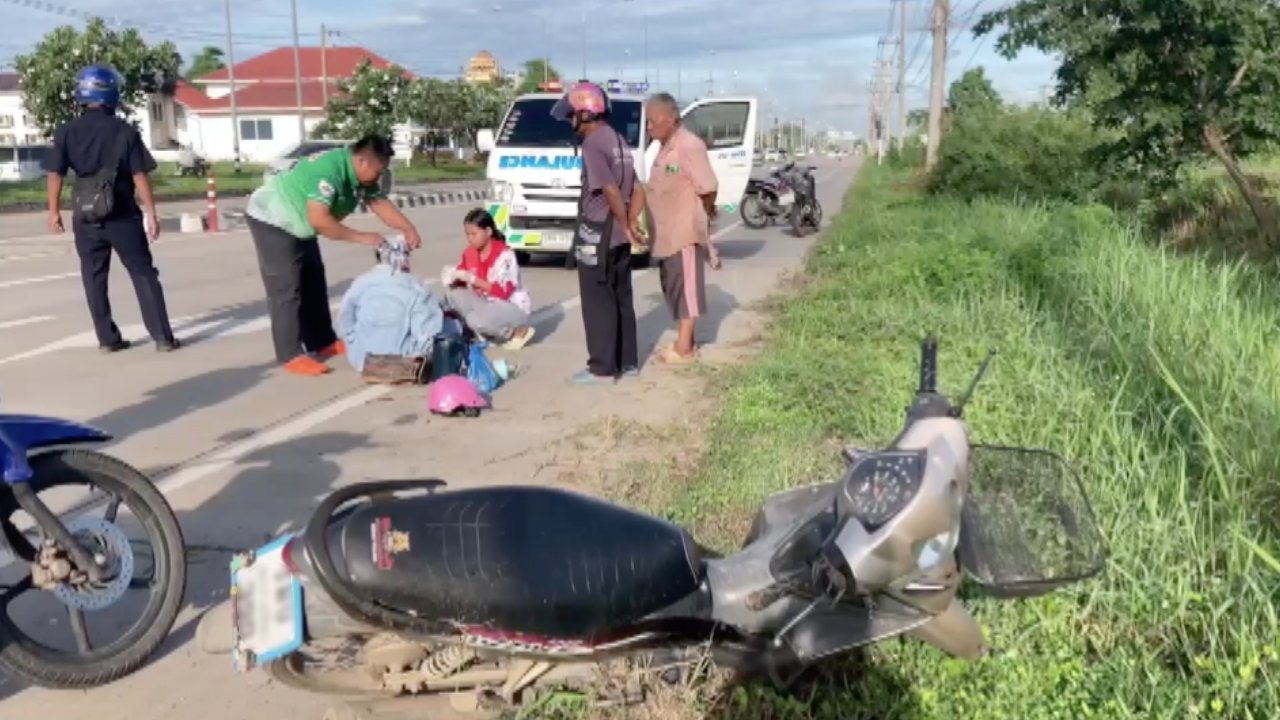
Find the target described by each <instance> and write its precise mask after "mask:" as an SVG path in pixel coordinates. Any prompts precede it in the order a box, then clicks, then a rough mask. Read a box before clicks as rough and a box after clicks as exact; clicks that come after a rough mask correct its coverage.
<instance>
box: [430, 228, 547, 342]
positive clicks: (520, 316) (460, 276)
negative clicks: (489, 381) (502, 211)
mask: <svg viewBox="0 0 1280 720" xmlns="http://www.w3.org/2000/svg"><path fill="white" fill-rule="evenodd" d="M462 227H463V230H465V231H466V233H467V249H466V250H464V251H463V252H462V262H461V263H459V264H458V266H457V267H448V266H446V267H445V268H444V271H443V273H442V274H441V282H442V283H443V284H444V286H445V287H446V288H448V289H447V290H446V291H445V298H444V304H445V307H447V308H448V309H450V310H452V311H454V312H456V313H457V314H458V315H461V316H462V321H463V322H464V323H466V325H467V327H469V328H471V331H472V332H474V333H476V334H477V335H479V336H481V337H483V338H485V339H487V340H491V341H493V342H496V343H499V344H501V345H502V346H503V347H504V348H506V349H508V350H519V349H520V348H522V347H524V346H525V345H527V344H528V343H529V341H530V340H532V339H533V334H534V329H533V327H531V326H530V325H529V316H530V313H531V312H532V311H533V304H532V301H531V300H530V299H529V293H527V292H525V289H524V286H523V285H521V284H520V264H519V263H518V262H517V261H516V253H515V251H514V250H512V249H511V248H509V247H507V243H506V238H505V237H503V235H502V233H501V232H500V231H499V230H498V226H497V225H496V224H495V223H494V222H493V218H492V217H491V216H490V215H489V213H487V212H485V211H484V210H482V209H480V208H476V209H475V210H472V211H471V212H469V213H467V217H466V218H465V219H464V220H463V222H462Z"/></svg>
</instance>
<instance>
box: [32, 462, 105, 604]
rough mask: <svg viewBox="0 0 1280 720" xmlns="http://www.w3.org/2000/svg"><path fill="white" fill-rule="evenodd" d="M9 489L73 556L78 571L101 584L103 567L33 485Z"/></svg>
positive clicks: (55, 540)
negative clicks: (45, 502)
mask: <svg viewBox="0 0 1280 720" xmlns="http://www.w3.org/2000/svg"><path fill="white" fill-rule="evenodd" d="M9 489H10V490H11V491H12V492H13V499H14V500H16V501H17V503H18V507H21V508H22V509H23V510H26V511H27V513H28V514H30V515H31V517H32V518H34V519H35V521H36V525H38V526H40V529H41V530H43V531H44V532H46V533H48V534H49V537H51V538H53V541H54V542H56V543H58V545H59V546H61V547H62V549H63V550H65V551H66V553H67V555H69V556H71V561H72V562H73V563H75V565H76V569H77V570H79V571H81V572H83V573H84V574H85V575H87V576H88V577H89V580H90V582H101V581H102V574H103V568H102V566H101V565H99V564H98V563H97V562H95V561H94V558H93V556H92V555H90V554H89V551H88V550H85V549H84V548H83V547H82V546H81V545H80V543H78V542H76V539H75V538H73V537H72V536H71V531H70V530H67V526H66V525H63V524H62V520H61V519H60V518H59V517H58V516H57V515H55V514H54V512H53V511H52V510H50V509H49V506H48V505H45V504H44V501H43V500H41V499H40V496H39V495H37V494H36V491H35V490H32V489H31V484H30V483H29V482H16V483H9Z"/></svg>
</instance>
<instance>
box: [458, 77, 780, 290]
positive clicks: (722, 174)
mask: <svg viewBox="0 0 1280 720" xmlns="http://www.w3.org/2000/svg"><path fill="white" fill-rule="evenodd" d="M561 96H562V93H558V92H548V93H532V94H528V95H521V96H520V97H518V98H516V99H515V101H514V102H513V103H512V104H511V108H510V109H509V110H507V114H506V116H505V117H504V118H503V121H502V124H501V125H500V126H499V127H498V130H497V131H496V133H495V132H494V131H492V130H481V131H480V132H479V133H478V135H477V137H476V148H477V149H478V150H479V151H480V152H487V153H489V163H488V167H487V170H486V173H485V177H486V178H487V179H488V181H489V185H490V191H491V193H492V194H491V196H490V198H491V199H490V200H489V205H488V210H489V214H490V215H492V216H493V219H494V220H495V221H496V223H497V225H498V228H499V229H500V230H502V232H503V233H504V234H505V235H506V236H507V244H508V245H510V246H511V248H512V249H513V250H515V251H516V252H517V254H518V256H519V257H520V258H521V259H522V260H527V259H528V257H529V255H530V254H531V253H557V254H561V255H563V256H564V258H565V266H566V267H570V268H571V267H573V254H572V253H570V252H569V250H570V247H571V245H572V243H573V231H574V220H575V218H576V217H577V213H578V198H579V195H580V194H581V174H582V158H581V156H580V155H579V153H578V139H577V136H576V135H575V133H574V132H573V129H572V127H570V125H569V123H566V122H559V121H557V120H555V119H554V118H552V117H551V108H552V106H553V105H555V104H556V101H557V100H559V99H560V98H561ZM609 100H610V102H611V104H612V108H613V109H612V111H611V112H610V114H609V116H608V118H607V119H608V122H609V124H610V125H611V126H612V127H613V129H614V130H616V131H618V134H620V135H621V136H622V137H623V139H624V140H625V141H626V143H627V145H628V146H629V147H630V148H631V151H632V152H633V153H634V156H635V158H636V170H637V173H638V174H639V176H640V178H641V179H642V180H645V179H647V177H648V173H649V167H650V165H651V164H652V163H653V159H654V158H655V157H656V156H657V153H658V143H657V142H653V143H652V144H651V143H650V142H649V139H648V137H647V135H646V133H645V118H644V105H645V98H644V97H643V96H640V95H625V94H617V95H615V94H612V93H611V94H610V96H609ZM757 105H758V103H757V101H756V99H755V98H747V97H717V98H708V99H705V100H698V101H696V102H693V103H691V104H690V105H688V106H687V107H685V108H684V109H683V110H682V111H681V116H682V118H683V120H682V122H683V124H684V126H685V127H686V128H688V129H689V130H691V131H693V132H694V133H695V134H697V135H698V136H699V137H701V138H702V140H703V141H704V142H705V143H706V144H707V150H708V152H709V153H710V156H711V167H712V168H713V169H714V170H715V173H716V178H717V179H718V180H719V182H720V190H719V192H718V193H717V195H716V204H717V205H719V206H720V208H721V209H722V210H723V211H725V212H727V213H731V214H732V213H737V212H738V203H739V202H741V200H742V196H743V194H744V193H745V192H746V189H747V180H748V179H749V178H750V176H751V167H752V156H753V153H754V149H755V136H756V116H757Z"/></svg>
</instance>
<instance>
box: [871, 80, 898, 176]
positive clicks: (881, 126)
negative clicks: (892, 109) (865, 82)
mask: <svg viewBox="0 0 1280 720" xmlns="http://www.w3.org/2000/svg"><path fill="white" fill-rule="evenodd" d="M892 76H893V69H892V66H891V65H890V63H889V62H887V61H884V60H881V61H880V62H877V63H876V72H875V78H874V79H873V80H872V81H871V87H870V90H871V107H872V110H871V113H872V115H871V117H872V131H873V133H874V136H875V140H876V162H877V163H883V162H884V152H885V145H886V143H885V129H886V125H887V123H886V118H887V116H888V112H887V111H888V107H889V96H890V94H891V92H892V81H891V80H892Z"/></svg>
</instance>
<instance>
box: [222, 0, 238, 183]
mask: <svg viewBox="0 0 1280 720" xmlns="http://www.w3.org/2000/svg"><path fill="white" fill-rule="evenodd" d="M224 5H225V7H226V17H227V82H229V83H230V84H231V94H230V95H229V97H230V98H231V154H232V156H233V157H232V160H233V162H234V164H235V173H236V174H237V175H239V174H240V114H239V113H238V112H237V111H236V53H235V50H234V49H233V47H232V42H231V0H224Z"/></svg>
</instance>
